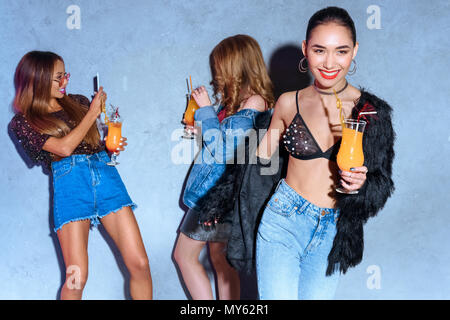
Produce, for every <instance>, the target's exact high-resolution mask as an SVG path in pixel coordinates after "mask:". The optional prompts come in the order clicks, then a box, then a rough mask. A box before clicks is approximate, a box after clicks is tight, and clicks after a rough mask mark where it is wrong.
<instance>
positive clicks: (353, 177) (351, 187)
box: [339, 166, 368, 191]
mask: <svg viewBox="0 0 450 320" xmlns="http://www.w3.org/2000/svg"><path fill="white" fill-rule="evenodd" d="M367 172H368V169H367V167H365V166H362V167H354V168H351V171H343V170H342V171H341V170H339V174H340V175H341V186H342V187H343V188H345V189H347V190H348V191H355V190H359V189H361V187H362V186H363V185H364V183H365V182H366V178H367V177H366V174H367Z"/></svg>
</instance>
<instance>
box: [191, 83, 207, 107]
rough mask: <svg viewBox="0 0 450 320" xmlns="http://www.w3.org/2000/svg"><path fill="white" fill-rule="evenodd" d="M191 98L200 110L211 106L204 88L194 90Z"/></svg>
mask: <svg viewBox="0 0 450 320" xmlns="http://www.w3.org/2000/svg"><path fill="white" fill-rule="evenodd" d="M192 97H193V98H194V99H195V102H197V105H198V106H199V107H200V108H203V107H207V106H210V105H211V100H210V99H209V95H208V91H206V88H205V87H204V86H201V87H199V88H197V89H195V90H194V91H193V92H192Z"/></svg>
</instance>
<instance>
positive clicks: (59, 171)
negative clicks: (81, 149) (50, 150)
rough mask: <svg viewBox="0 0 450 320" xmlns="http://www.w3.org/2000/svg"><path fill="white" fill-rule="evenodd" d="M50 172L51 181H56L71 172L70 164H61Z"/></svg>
mask: <svg viewBox="0 0 450 320" xmlns="http://www.w3.org/2000/svg"><path fill="white" fill-rule="evenodd" d="M52 171H53V181H56V180H58V179H59V178H61V177H63V176H65V175H67V174H69V173H70V171H72V163H71V162H67V163H63V164H61V165H58V166H55V168H54V169H53V170H52Z"/></svg>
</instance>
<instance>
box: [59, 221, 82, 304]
mask: <svg viewBox="0 0 450 320" xmlns="http://www.w3.org/2000/svg"><path fill="white" fill-rule="evenodd" d="M89 225H90V221H89V220H82V221H75V222H69V223H67V224H65V225H63V226H62V228H61V229H59V230H58V231H57V235H58V239H59V244H60V246H61V250H62V253H63V258H64V263H65V265H66V281H65V282H64V285H63V287H62V289H61V299H62V300H80V299H81V298H82V295H83V289H84V287H85V285H86V281H87V277H88V250H87V249H88V239H89Z"/></svg>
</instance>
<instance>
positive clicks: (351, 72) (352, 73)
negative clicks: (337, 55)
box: [347, 59, 356, 76]
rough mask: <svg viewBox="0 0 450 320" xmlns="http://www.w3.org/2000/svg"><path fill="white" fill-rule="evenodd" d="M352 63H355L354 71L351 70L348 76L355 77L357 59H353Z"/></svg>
mask: <svg viewBox="0 0 450 320" xmlns="http://www.w3.org/2000/svg"><path fill="white" fill-rule="evenodd" d="M352 62H353V63H354V65H353V69H352V70H349V71H348V72H347V74H348V75H349V76H352V75H354V74H355V73H356V61H355V59H352Z"/></svg>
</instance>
